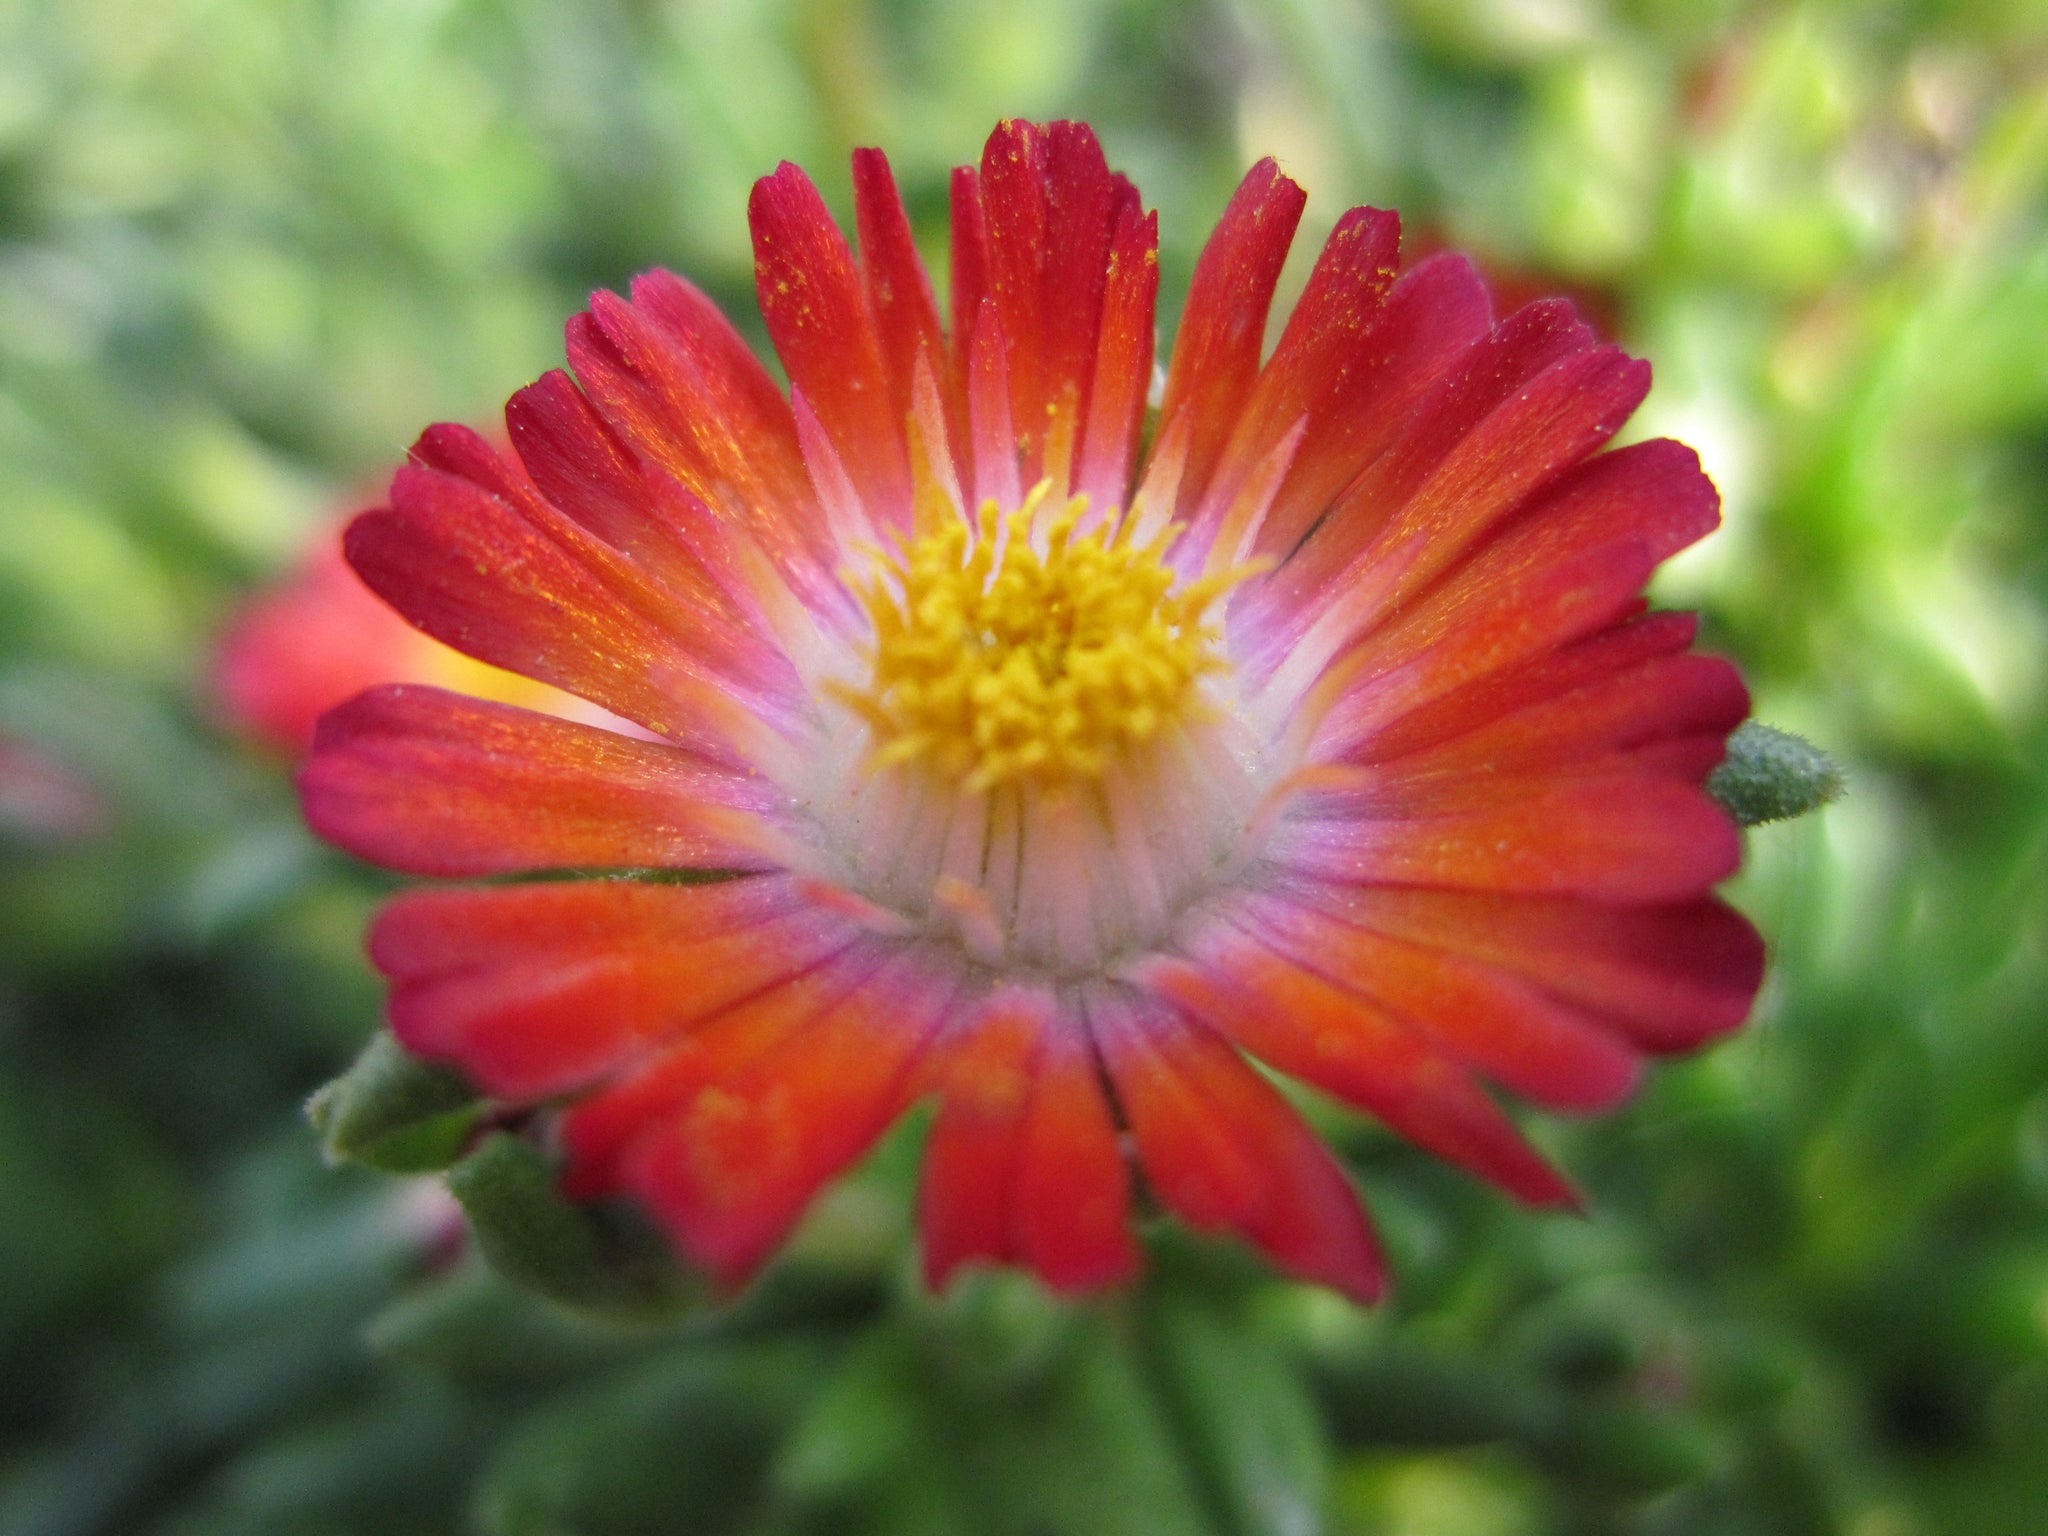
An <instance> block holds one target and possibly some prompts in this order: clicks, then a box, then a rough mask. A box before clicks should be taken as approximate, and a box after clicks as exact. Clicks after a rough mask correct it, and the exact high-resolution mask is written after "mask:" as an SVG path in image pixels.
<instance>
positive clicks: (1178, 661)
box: [835, 482, 1265, 792]
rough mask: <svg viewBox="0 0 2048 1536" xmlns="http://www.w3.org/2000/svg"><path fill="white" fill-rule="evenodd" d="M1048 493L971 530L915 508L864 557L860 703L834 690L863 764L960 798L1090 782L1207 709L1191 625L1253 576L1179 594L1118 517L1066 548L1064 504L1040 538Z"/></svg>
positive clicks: (1196, 629)
mask: <svg viewBox="0 0 2048 1536" xmlns="http://www.w3.org/2000/svg"><path fill="white" fill-rule="evenodd" d="M1049 491H1050V484H1049V482H1048V483H1041V484H1040V485H1039V486H1038V487H1037V488H1036V489H1035V490H1033V491H1032V492H1031V494H1030V495H1029V496H1028V497H1027V498H1026V499H1025V502H1024V505H1023V506H1022V507H1020V508H1018V509H1017V510H1016V511H1015V512H1012V513H1010V514H1009V516H1008V517H1004V516H1003V514H1002V513H1001V512H1000V511H999V510H998V508H997V506H996V504H995V503H994V502H993V501H989V502H985V503H984V504H983V505H982V508H981V515H980V517H979V518H978V519H977V521H976V523H975V525H973V526H970V525H969V523H968V522H967V520H966V519H965V518H964V517H962V516H960V515H959V513H958V512H957V511H955V510H954V509H953V508H952V507H951V506H950V505H949V504H948V505H944V506H941V505H939V503H942V502H945V501H947V498H943V497H929V496H920V497H919V508H918V519H917V521H918V528H917V532H916V534H915V536H914V537H912V538H911V539H910V540H908V541H907V542H901V541H899V543H898V547H897V548H896V550H894V551H893V552H892V551H876V552H875V560H876V565H875V568H874V570H873V572H872V574H871V577H870V579H869V580H868V581H867V582H866V583H865V584H864V585H861V586H859V587H858V588H857V590H858V592H859V595H860V598H861V601H862V602H863V604H865V606H866V607H867V610H868V613H869V615H870V617H871V618H872V619H873V621H874V626H875V651H874V673H873V677H872V680H871V681H870V682H869V684H868V685H867V687H866V688H865V689H856V688H851V687H841V688H837V689H835V692H836V693H837V694H838V696H839V697H840V698H842V699H843V700H844V701H845V702H846V703H847V704H849V705H850V706H852V707H853V708H854V709H855V710H857V711H858V712H859V713H860V714H861V715H862V716H864V717H865V718H866V720H867V721H868V723H869V724H870V725H871V726H872V727H873V728H874V733H875V754H874V761H875V763H876V765H877V766H886V765H890V764H897V763H911V762H922V763H924V764H925V765H927V766H928V767H930V768H931V769H932V770H934V771H935V772H937V773H939V774H941V775H943V776H945V777H946V778H949V779H952V780H955V781H958V782H959V783H961V784H962V786H963V787H964V788H966V789H968V790H970V791H973V792H982V791H986V790H989V789H993V788H994V787H996V786H997V785H1000V784H1007V783H1012V782H1017V781H1023V780H1032V781H1036V782H1040V783H1045V782H1051V781H1056V780H1062V779H1072V778H1087V777H1093V776H1096V775H1099V774H1101V773H1102V772H1103V770H1104V769H1105V768H1107V767H1108V766H1109V765H1110V764H1111V763H1112V762H1113V761H1115V759H1116V758H1117V756H1118V754H1119V753H1120V752H1122V751H1124V750H1125V749H1128V748H1130V747H1133V746H1136V745H1138V744H1140V743H1143V742H1145V741H1148V740H1150V739H1151V738H1153V737H1155V736H1157V735H1158V734H1159V733H1160V732H1161V731H1162V730H1165V729H1166V728H1167V727H1168V726H1170V725H1171V724H1173V723H1174V722H1175V721H1176V720H1179V719H1183V718H1187V717H1188V716H1190V715H1191V714H1192V713H1195V712H1198V711H1200V710H1201V709H1202V708H1203V704H1202V700H1201V695H1200V691H1199V690H1198V689H1197V687H1196V683H1197V682H1198V681H1199V680H1200V679H1201V678H1202V677H1204V676H1205V675H1208V674H1210V673H1214V672H1219V671H1222V670H1224V669H1225V667H1226V663H1225V662H1224V661H1223V659H1222V658H1221V657H1220V656H1219V655H1218V654H1217V639H1218V636H1217V632H1216V630H1215V628H1214V627H1213V626H1212V625H1210V624H1207V623H1205V622H1204V614H1205V612H1206V611H1207V609H1208V608H1209V605H1210V604H1211V603H1213V602H1214V601H1215V600H1216V599H1217V598H1218V597H1219V596H1221V595H1222V594H1223V593H1224V592H1225V591H1227V590H1228V589H1229V588H1230V587H1232V586H1234V585H1235V584H1236V583H1238V582H1239V581H1242V580H1244V579H1245V578H1246V577H1248V576H1252V575H1255V574H1257V572H1258V571H1259V570H1261V569H1263V568H1264V564H1265V563H1264V562H1255V563H1253V564H1251V565H1245V566H1239V567H1236V568H1234V569H1231V570H1228V571H1224V572H1221V573H1219V574H1217V575H1213V576H1207V577H1204V578H1202V579H1201V580H1199V581H1194V582H1190V583H1187V584H1186V585H1184V586H1181V587H1179V588H1178V589H1176V587H1175V582H1176V579H1177V578H1176V576H1175V574H1174V572H1173V570H1172V568H1171V567H1169V566H1168V565H1167V564H1166V562H1165V561H1164V560H1163V559H1162V558H1161V556H1162V554H1163V553H1164V551H1165V549H1166V548H1167V546H1168V545H1169V544H1170V543H1171V542H1172V539H1173V538H1174V536H1175V534H1176V533H1177V532H1178V530H1177V529H1174V528H1169V529H1167V530H1166V531H1165V532H1164V533H1162V534H1161V535H1160V536H1159V537H1158V538H1157V539H1156V540H1155V541H1153V542H1152V543H1150V544H1147V545H1144V546H1138V545H1134V544H1132V543H1131V542H1129V540H1128V538H1127V536H1126V532H1127V529H1128V528H1129V526H1130V524H1129V520H1128V519H1123V518H1119V517H1116V516H1114V515H1112V516H1111V517H1109V518H1107V519H1105V520H1104V521H1103V523H1101V524H1099V525H1098V526H1096V527H1095V528H1093V529H1091V530H1089V532H1087V533H1085V534H1081V535H1079V536H1078V537H1077V536H1076V529H1077V528H1078V527H1079V525H1080V523H1081V520H1082V518H1083V517H1084V516H1085V515H1086V513H1087V510H1088V501H1087V498H1086V497H1079V496H1077V497H1075V498H1073V499H1072V500H1071V501H1069V502H1067V503H1066V505H1065V506H1064V507H1063V508H1061V509H1060V510H1059V511H1058V512H1057V513H1054V514H1052V516H1051V518H1050V520H1049V521H1048V522H1046V523H1045V525H1044V527H1043V529H1042V530H1041V528H1040V526H1039V525H1040V514H1041V512H1042V510H1043V509H1044V505H1045V502H1046V500H1047V496H1048V492H1049Z"/></svg>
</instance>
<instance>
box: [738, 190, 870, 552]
mask: <svg viewBox="0 0 2048 1536" xmlns="http://www.w3.org/2000/svg"><path fill="white" fill-rule="evenodd" d="M747 213H748V218H749V221H750V222H751V224H752V226H753V231H754V280H755V287H756V289H757V290H758V292H759V293H760V297H761V313H762V315H763V317H764V318H765V319H766V320H767V322H768V334H769V336H770V337H772V338H773V340H774V342H775V351H776V353H777V355H778V356H780V357H781V359H782V363H783V366H784V367H785V368H787V369H788V370H789V378H790V383H791V384H792V385H794V386H795V387H797V388H799V389H801V390H802V391H803V392H804V397H805V398H806V399H808V400H809V401H810V402H811V406H812V408H813V409H814V410H816V411H817V413H818V418H819V420H820V421H822V422H823V423H824V424H825V429H826V431H827V433H828V434H829V435H830V436H831V439H832V442H833V445H834V446H835V447H836V448H837V449H838V450H839V456H840V458H841V459H842V460H844V461H845V464H846V467H847V470H848V472H849V473H850V474H851V475H852V476H853V481H854V484H855V485H857V486H859V487H860V490H861V494H862V495H863V496H865V497H866V498H868V500H869V503H870V504H871V505H872V506H873V507H875V508H876V509H878V511H879V514H880V515H881V516H883V517H885V518H890V519H894V518H897V517H900V516H902V515H903V513H904V511H905V510H906V509H907V508H908V507H909V504H910V461H909V459H908V458H907V457H906V456H905V450H904V440H903V417H902V415H901V414H900V413H899V412H898V411H897V410H896V409H895V407H894V405H893V403H892V397H891V394H890V390H889V375H888V371H887V369H886V368H885V366H884V364H883V361H882V344H881V341H880V338H879V337H878V336H877V335H876V332H875V321H874V317H873V316H872V315H871V314H870V313H869V311H868V303H867V295H866V293H865V292H864V290H863V287H862V284H861V277H860V271H859V269H858V268H857V267H856V266H855V265H854V260H853V252H852V251H851V250H849V249H848V248H847V244H846V237H845V236H843V235H842V234H840V232H839V227H838V226H837V225H836V224H834V223H833V222H832V216H831V214H830V213H828V212H827V211H826V208H825V200H824V199H823V198H822V197H820V196H819V195H818V189H817V187H816V186H814V185H813V184H812V182H811V179H810V177H808V176H806V175H805V174H804V173H803V172H802V171H801V170H799V169H798V168H797V167H796V166H794V165H791V164H790V163H789V162H788V161H784V162H783V163H782V165H781V166H780V167H779V168H778V169H777V170H776V172H775V174H774V175H772V176H764V177H762V178H761V180H759V181H757V182H756V183H754V195H753V198H752V199H751V200H750V201H749V203H748V205H747Z"/></svg>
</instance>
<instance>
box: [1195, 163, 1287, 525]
mask: <svg viewBox="0 0 2048 1536" xmlns="http://www.w3.org/2000/svg"><path fill="white" fill-rule="evenodd" d="M1307 200H1308V199H1307V195H1306V194H1305V193H1304V192H1303V191H1302V190H1301V188H1300V187H1298V186H1296V185H1295V184H1294V182H1292V181H1290V180H1289V179H1288V178H1287V177H1285V176H1283V175H1281V174H1280V168H1279V166H1277V165H1276V164H1274V163H1273V161H1272V160H1271V159H1266V160H1261V161H1260V162H1259V163H1258V164H1257V165H1255V166H1253V167H1252V168H1251V169H1250V170H1249V171H1247V172H1246V173H1245V178H1244V180H1243V181H1242V182H1240V183H1239V184H1238V188H1237V191H1236V193H1235V194H1234V195H1233V196H1232V197H1231V199H1230V206H1229V207H1227V208H1226V209H1224V210H1223V217H1222V219H1221V220H1220V221H1219V222H1218V223H1217V225H1216V232H1215V233H1214V234H1212V235H1211V236H1210V237H1209V243H1208V244H1207V245H1205V246H1204V247H1203V248H1202V254H1201V257H1200V259H1199V260H1198V261H1197V262H1196V263H1195V277H1194V282H1193V285H1192V286H1191V287H1190V288H1189V290H1188V302H1187V308H1186V309H1185V310H1184V311H1182V314H1181V322H1180V334H1179V335H1178V336H1176V337H1175V338H1174V343H1173V360H1172V362H1171V363H1169V364H1168V366H1167V370H1166V394H1165V398H1164V400H1163V402H1162V403H1161V406H1160V412H1159V419H1160V420H1161V421H1162V422H1163V423H1166V424H1167V425H1169V426H1170V425H1171V424H1173V423H1174V422H1175V421H1177V420H1178V419H1179V418H1180V416H1181V413H1182V412H1186V413H1187V415H1188V418H1189V423H1190V430H1191V436H1190V438H1189V442H1188V462H1187V468H1186V470H1185V472H1184V475H1183V478H1182V481H1181V506H1182V507H1183V508H1193V507H1196V506H1199V505H1200V503H1201V496H1202V494H1203V492H1204V491H1205V490H1206V489H1207V487H1208V483H1209V475H1210V472H1211V470H1212V469H1213V468H1214V467H1215V464H1216V461H1217V459H1218V457H1219V456H1220V455H1221V454H1222V452H1223V447H1224V443H1225V441H1226V440H1227V439H1228V437H1229V435H1230V429H1231V425H1232V423H1233V422H1234V421H1235V420H1236V419H1237V413H1238V412H1239V411H1240V410H1241V409H1242V408H1243V405H1244V400H1245V396H1246V395H1247V394H1248V393H1249V391H1250V389H1251V386H1252V380H1253V379H1254V378H1255V377H1256V376H1257V374H1258V371H1259V355H1260V353H1261V351H1262V350H1263V349H1264V347H1265V343H1266V312H1267V310H1268V309H1269V308H1270V307H1271V305H1272V302H1273V290H1274V288H1275V287H1276V286H1277V285H1278V283H1279V281H1280V268H1281V265H1282V264H1283V263H1284V262H1285V261H1286V259H1287V247H1288V246H1289V245H1290V244H1292V243H1293V240H1294V227H1295V225H1296V224H1298V223H1299V222H1300V221H1301V210H1302V207H1303V205H1304V204H1305V203H1306V202H1307Z"/></svg>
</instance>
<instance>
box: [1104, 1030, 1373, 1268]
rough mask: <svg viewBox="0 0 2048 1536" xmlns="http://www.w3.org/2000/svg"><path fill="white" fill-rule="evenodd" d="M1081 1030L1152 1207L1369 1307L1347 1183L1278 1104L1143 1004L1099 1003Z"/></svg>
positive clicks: (1360, 1231) (1241, 1067)
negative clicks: (1243, 1243)
mask: <svg viewBox="0 0 2048 1536" xmlns="http://www.w3.org/2000/svg"><path fill="white" fill-rule="evenodd" d="M1089 1019H1090V1023H1091V1025H1092V1027H1093V1028H1094V1030H1095V1031H1096V1035H1097V1039H1098V1040H1099V1041H1100V1043H1101V1049H1102V1054H1103V1060H1104V1062H1105V1063H1106V1064H1107V1066H1108V1068H1109V1073H1110V1078H1111V1081H1112V1082H1113V1083H1114V1084H1115V1087H1116V1096H1117V1101H1118V1102H1119V1103H1120V1104H1121V1105H1122V1106H1123V1110H1124V1114H1125V1115H1126V1117H1127V1118H1128V1119H1129V1122H1130V1126H1131V1132H1132V1135H1133V1136H1134V1137H1135V1138H1136V1140H1137V1146H1138V1160H1139V1163H1140V1164H1141V1165H1142V1166H1143V1168H1144V1170H1145V1178H1146V1182H1147V1183H1149V1184H1150V1185H1151V1187H1152V1189H1153V1191H1154V1192H1155V1193H1156V1194H1157V1195H1158V1196H1159V1198H1160V1200H1161V1201H1162V1202H1164V1203H1165V1204H1166V1205H1167V1206H1168V1207H1170V1208H1171V1209H1172V1210H1173V1211H1174V1212H1175V1213H1176V1214H1177V1215H1179V1216H1180V1217H1181V1219H1182V1220H1184V1221H1186V1222H1188V1223H1189V1224H1190V1225H1191V1226H1196V1227H1202V1228H1206V1229H1209V1230H1222V1231H1230V1232H1236V1233H1238V1234H1240V1235H1241V1236H1243V1237H1244V1238H1245V1239H1246V1240H1247V1241H1249V1242H1250V1243H1251V1244H1252V1245H1253V1246H1254V1247H1256V1248H1258V1249H1259V1250H1260V1252H1262V1253H1264V1254H1265V1255H1266V1256H1267V1257H1268V1258H1270V1259H1271V1260H1272V1261H1273V1262H1274V1263H1275V1264H1277V1265H1279V1266H1280V1267H1281V1268H1282V1269H1284V1270H1286V1271H1287V1272H1288V1273H1289V1274H1292V1275H1295V1276H1297V1277H1299V1278H1300V1279H1303V1280H1312V1281H1316V1282H1318V1283H1319V1284H1322V1285H1327V1286H1331V1287H1333V1288H1334V1289H1336V1290H1338V1291H1341V1292H1343V1293H1344V1294H1345V1295H1346V1296H1349V1297H1351V1298H1352V1299H1353V1300H1354V1301H1358V1302H1363V1303H1371V1302H1374V1301H1377V1300H1378V1299H1379V1297H1380V1295H1381V1293H1382V1292H1383V1291H1384V1290H1385V1289H1386V1264H1385V1261H1384V1260H1383V1259H1382V1257H1381V1255H1380V1251H1379V1245H1378V1244H1377V1243H1376V1242H1375V1241H1374V1239H1373V1235H1372V1229H1371V1227H1370V1226H1369V1225H1368V1224H1367V1223H1366V1219H1365V1213H1364V1211H1363V1210H1361V1209H1360V1207H1359V1204H1358V1196H1357V1194H1356V1193H1355V1192H1354V1191H1353V1189H1352V1187H1351V1181H1350V1180H1349V1179H1348V1178H1347V1177H1346V1176H1345V1174H1344V1170H1343V1169H1342V1168H1341V1167H1339V1166H1338V1164H1337V1161H1336V1159H1335V1158H1333V1157H1331V1155H1330V1153H1329V1150H1328V1149H1327V1148H1326V1147H1324V1145H1323V1144H1322V1143H1321V1142H1320V1141H1319V1140H1317V1139H1316V1136H1315V1134H1314V1133H1313V1132H1312V1131H1310V1130H1309V1128H1308V1127H1307V1126H1306V1125H1304V1124H1303V1123H1302V1120H1301V1117H1300V1116H1299V1115H1298V1114H1296V1113H1295V1112H1294V1110H1292V1109H1291V1108H1289V1107H1288V1104H1287V1101H1286V1100H1285V1099H1283V1098H1281V1097H1280V1095H1279V1094H1278V1093H1276V1092H1275V1091H1274V1090H1273V1089H1272V1088H1271V1087H1270V1086H1269V1085H1268V1084H1267V1083H1266V1082H1265V1081H1264V1080H1263V1079H1262V1078H1260V1077H1259V1075H1258V1074H1257V1073H1256V1072H1254V1071H1252V1070H1251V1068H1250V1067H1248V1066H1246V1065H1245V1063H1244V1060H1243V1059H1242V1058H1241V1057H1240V1056H1239V1055H1238V1054H1237V1053H1236V1052H1235V1051H1233V1050H1231V1049H1230V1047H1229V1046H1227V1045H1225V1044H1224V1043H1223V1042H1222V1041H1221V1040H1219V1039H1218V1038H1217V1037H1216V1036H1215V1035H1214V1034H1212V1033H1210V1032H1209V1030H1208V1029H1205V1028H1203V1027H1202V1026H1201V1025H1199V1024H1194V1023H1190V1022H1188V1021H1186V1020H1183V1019H1181V1018H1179V1017H1178V1016H1176V1015H1175V1014H1174V1013H1172V1012H1171V1011H1169V1010H1167V1009H1164V1008H1161V1007H1159V1006H1158V1004H1157V1003H1155V1002H1152V1001H1150V1000H1148V999H1143V998H1138V997H1132V998H1127V999H1126V998H1119V997H1114V996H1111V995H1109V994H1106V993H1099V994H1097V995H1096V996H1094V997H1092V998H1091V1000H1090V1002H1089Z"/></svg>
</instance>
